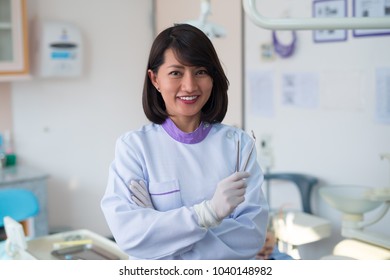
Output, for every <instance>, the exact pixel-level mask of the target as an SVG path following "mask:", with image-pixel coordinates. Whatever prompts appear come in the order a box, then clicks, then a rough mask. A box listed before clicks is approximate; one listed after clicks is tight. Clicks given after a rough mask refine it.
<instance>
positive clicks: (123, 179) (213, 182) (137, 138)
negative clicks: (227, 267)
mask: <svg viewBox="0 0 390 280" xmlns="http://www.w3.org/2000/svg"><path fill="white" fill-rule="evenodd" d="M228 85H229V83H228V79H227V78H226V76H225V73H224V71H223V69H222V67H221V63H220V61H219V58H218V56H217V54H216V52H215V49H214V47H213V45H212V43H211V41H210V40H209V38H208V37H207V36H206V35H205V34H204V33H203V32H202V31H200V30H199V29H197V28H196V27H193V26H191V25H188V24H181V25H175V26H173V27H170V28H168V29H166V30H164V31H162V32H161V33H160V34H159V35H158V36H157V37H156V39H155V41H154V43H153V45H152V48H151V51H150V56H149V61H148V65H147V71H146V74H145V82H144V90H143V96H142V98H143V108H144V112H145V114H146V116H147V118H148V119H149V120H150V121H151V122H152V123H151V124H147V125H144V126H143V127H142V128H140V129H139V130H135V131H129V132H127V133H125V134H123V135H122V136H121V137H120V138H119V139H118V140H117V143H116V150H115V159H114V161H113V162H112V164H111V166H110V169H109V179H108V185H107V189H106V193H105V195H104V197H103V199H102V203H101V205H102V209H103V212H104V214H105V217H106V220H107V223H108V225H109V227H110V229H111V231H112V234H113V236H114V238H115V240H116V241H117V243H118V245H119V246H120V247H121V249H122V250H123V251H125V252H126V253H127V254H128V255H129V257H130V258H134V259H254V258H255V255H256V253H257V250H258V246H259V244H260V246H262V244H263V243H264V239H265V230H266V226H267V220H268V205H267V203H266V201H265V199H264V196H263V194H262V191H261V188H260V186H261V184H262V182H263V174H262V172H261V169H260V166H259V164H258V163H257V161H256V152H255V151H254V152H253V153H251V156H250V159H249V161H248V164H247V169H246V170H247V171H236V170H244V168H243V166H246V163H245V162H244V160H243V159H242V158H238V159H237V155H246V154H249V151H250V150H251V147H252V143H253V140H252V138H251V137H250V136H249V135H248V134H247V133H245V132H244V131H243V130H241V129H238V128H235V127H231V126H228V125H224V124H222V123H221V122H222V121H223V119H224V117H225V114H226V111H227V105H228V96H227V90H228ZM237 143H240V145H237ZM237 162H238V163H239V165H241V166H240V167H239V168H237ZM241 236H245V238H244V239H243V238H240V237H241Z"/></svg>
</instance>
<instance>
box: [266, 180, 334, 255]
mask: <svg viewBox="0 0 390 280" xmlns="http://www.w3.org/2000/svg"><path fill="white" fill-rule="evenodd" d="M264 180H265V183H266V186H267V188H268V189H267V195H269V192H270V191H271V189H272V187H271V182H272V181H276V180H278V181H286V182H289V183H292V184H293V185H294V186H295V187H297V188H298V191H299V194H300V198H301V204H302V211H298V210H288V211H287V210H283V209H282V210H275V209H274V210H272V209H271V211H270V213H271V219H272V220H271V222H272V227H273V229H274V232H275V235H276V238H277V239H278V243H279V249H280V251H281V252H285V253H287V254H289V255H291V256H292V257H293V258H294V259H300V254H299V251H298V246H300V245H303V244H308V243H312V242H315V241H318V240H321V239H324V238H327V237H329V236H330V234H331V224H330V222H329V221H327V220H325V219H323V218H320V217H318V216H315V215H313V213H312V210H311V205H310V200H311V194H312V190H313V188H314V187H315V186H316V184H318V179H317V178H316V177H313V176H310V175H306V174H300V173H265V174H264Z"/></svg>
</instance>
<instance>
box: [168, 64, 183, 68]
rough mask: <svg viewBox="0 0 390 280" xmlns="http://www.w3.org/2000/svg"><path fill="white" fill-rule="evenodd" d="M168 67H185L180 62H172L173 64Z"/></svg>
mask: <svg viewBox="0 0 390 280" xmlns="http://www.w3.org/2000/svg"><path fill="white" fill-rule="evenodd" d="M168 68H184V66H183V65H180V64H172V65H169V66H168Z"/></svg>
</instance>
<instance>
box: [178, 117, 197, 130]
mask: <svg viewBox="0 0 390 280" xmlns="http://www.w3.org/2000/svg"><path fill="white" fill-rule="evenodd" d="M171 120H172V121H173V122H174V124H175V125H176V126H177V128H178V129H180V130H181V131H183V132H186V133H189V132H193V131H195V130H196V129H197V128H198V127H199V125H200V117H198V118H194V117H190V118H185V117H182V118H175V117H171Z"/></svg>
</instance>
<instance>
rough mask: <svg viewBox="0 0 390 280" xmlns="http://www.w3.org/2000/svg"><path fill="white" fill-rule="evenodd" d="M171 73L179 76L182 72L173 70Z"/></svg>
mask: <svg viewBox="0 0 390 280" xmlns="http://www.w3.org/2000/svg"><path fill="white" fill-rule="evenodd" d="M169 75H171V76H179V75H180V72H179V71H172V72H170V73H169Z"/></svg>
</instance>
